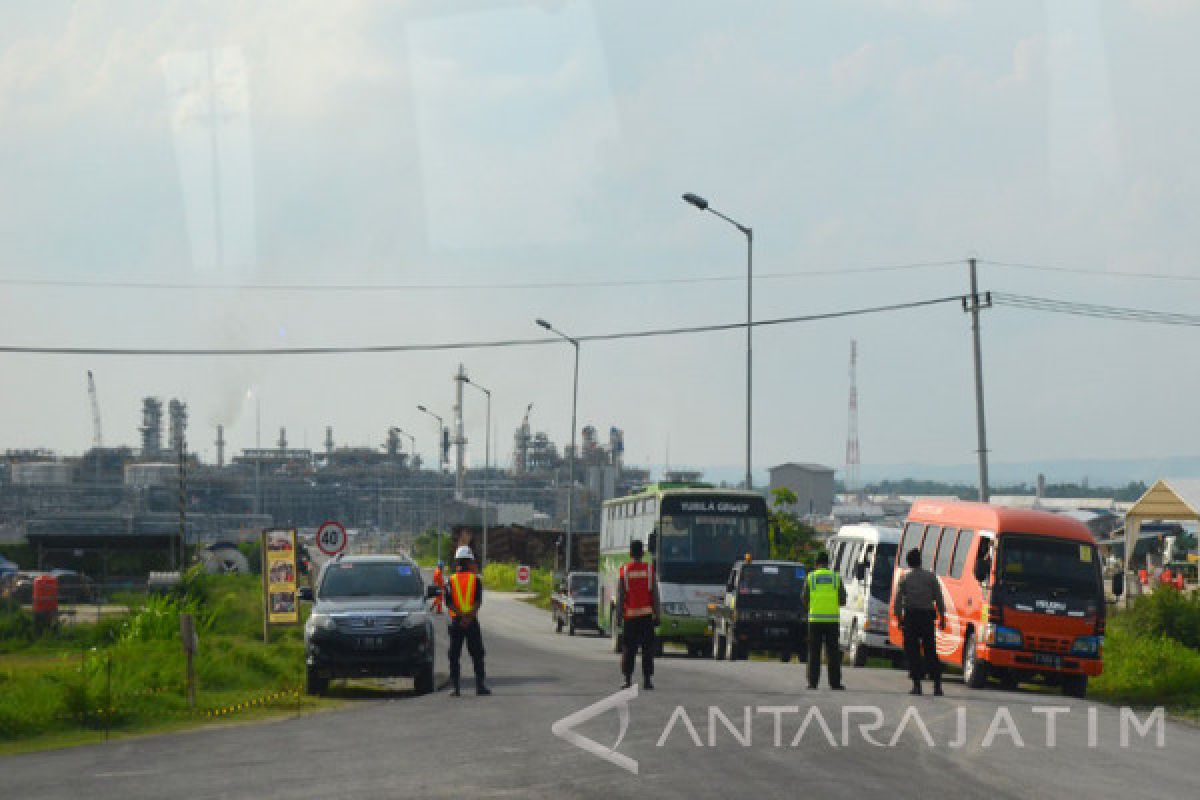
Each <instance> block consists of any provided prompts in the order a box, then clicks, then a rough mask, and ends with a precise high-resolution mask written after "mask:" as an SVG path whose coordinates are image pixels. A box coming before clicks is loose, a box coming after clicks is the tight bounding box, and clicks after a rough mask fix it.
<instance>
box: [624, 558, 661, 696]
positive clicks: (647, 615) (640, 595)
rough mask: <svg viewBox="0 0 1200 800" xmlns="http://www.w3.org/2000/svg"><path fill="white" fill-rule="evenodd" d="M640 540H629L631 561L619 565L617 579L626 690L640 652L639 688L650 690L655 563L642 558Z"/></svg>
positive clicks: (655, 605) (655, 613) (655, 620)
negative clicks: (640, 686) (640, 679)
mask: <svg viewBox="0 0 1200 800" xmlns="http://www.w3.org/2000/svg"><path fill="white" fill-rule="evenodd" d="M642 554H643V551H642V542H641V540H639V539H634V540H633V541H632V542H630V543H629V557H630V558H631V559H632V560H631V561H627V562H626V563H624V564H622V565H621V574H620V577H619V578H618V579H617V617H618V619H620V620H621V621H622V625H623V633H622V636H623V637H624V643H625V647H624V651H623V652H622V653H621V674H622V675H624V676H625V684H624V687H625V688H626V689H628V688H629V687H630V685H632V680H633V662H634V659H635V658H636V657H637V651H638V650H639V649H641V651H642V687H643V688H645V689H653V688H654V681H653V680H652V678H653V676H654V647H655V645H654V629H655V628H657V627H658V619H659V608H658V582H657V581H656V580H655V579H654V565H653V564H647V563H646V562H644V561H642Z"/></svg>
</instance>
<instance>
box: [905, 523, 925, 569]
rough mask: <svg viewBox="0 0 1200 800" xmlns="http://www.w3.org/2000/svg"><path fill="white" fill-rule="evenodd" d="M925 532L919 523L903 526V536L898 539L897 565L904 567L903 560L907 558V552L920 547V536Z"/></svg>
mask: <svg viewBox="0 0 1200 800" xmlns="http://www.w3.org/2000/svg"><path fill="white" fill-rule="evenodd" d="M924 532H925V526H924V525H923V524H922V523H920V522H910V523H908V524H907V525H905V526H904V535H903V536H901V537H900V549H899V564H900V566H901V567H903V566H905V564H906V562H905V560H904V559H905V558H906V557H907V556H908V551H909V550H911V549H913V548H914V547H920V546H921V534H922V533H924Z"/></svg>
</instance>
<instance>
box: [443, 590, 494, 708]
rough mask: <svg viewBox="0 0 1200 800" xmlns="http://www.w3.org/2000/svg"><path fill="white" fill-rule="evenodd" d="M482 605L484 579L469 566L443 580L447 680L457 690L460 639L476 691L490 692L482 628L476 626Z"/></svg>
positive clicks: (460, 656) (455, 691)
mask: <svg viewBox="0 0 1200 800" xmlns="http://www.w3.org/2000/svg"><path fill="white" fill-rule="evenodd" d="M482 605H483V581H482V580H481V579H480V577H479V576H478V575H477V574H475V573H474V572H473V571H471V570H470V569H469V568H462V567H460V568H459V569H458V571H456V572H455V573H454V574H453V575H451V576H450V579H449V580H448V581H446V611H447V612H449V614H450V628H449V633H450V652H449V654H448V655H449V659H450V683H451V684H452V685H453V686H454V694H456V695H457V694H458V693H459V676H460V673H461V670H460V667H459V661H460V660H461V658H462V648H463V643H464V642H465V643H466V645H467V653H468V654H470V656H471V664H472V666H473V667H474V669H475V692H476V693H477V694H491V690H489V689H488V688H487V685H486V684H485V683H484V680H485V677H486V674H485V670H484V665H483V656H484V651H483V632H482V631H481V630H480V628H479V617H478V614H479V607H480V606H482Z"/></svg>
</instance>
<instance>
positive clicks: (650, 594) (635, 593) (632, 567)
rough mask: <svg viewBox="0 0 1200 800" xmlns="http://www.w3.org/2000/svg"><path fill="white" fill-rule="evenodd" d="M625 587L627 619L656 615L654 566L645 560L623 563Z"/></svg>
mask: <svg viewBox="0 0 1200 800" xmlns="http://www.w3.org/2000/svg"><path fill="white" fill-rule="evenodd" d="M621 583H622V584H623V585H624V587H625V607H624V612H625V619H634V618H636V617H652V616H654V567H653V566H651V565H650V564H647V563H646V562H645V561H629V562H627V563H625V564H622V565H621Z"/></svg>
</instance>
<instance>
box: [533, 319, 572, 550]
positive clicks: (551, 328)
mask: <svg viewBox="0 0 1200 800" xmlns="http://www.w3.org/2000/svg"><path fill="white" fill-rule="evenodd" d="M537 324H538V325H540V326H541V327H543V328H545V329H546V330H548V331H550V332H551V333H555V334H558V336H560V337H562V338H563V339H565V340H567V341H568V342H570V343H571V344H572V345H573V346H574V347H575V382H574V384H573V385H574V388H573V389H572V391H571V458H570V460H569V461H568V462H567V565H566V570H567V572H570V571H571V539H572V537H573V536H574V532H575V412H576V410H577V409H578V406H579V341H578V340H577V339H572V338H571V337H570V336H567V335H566V334H565V333H563V332H562V331H560V330H558V329H557V328H555V327H554V326H553V325H551V324H550V323H549V322H547V321H546V320H544V319H538V320H537Z"/></svg>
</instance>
